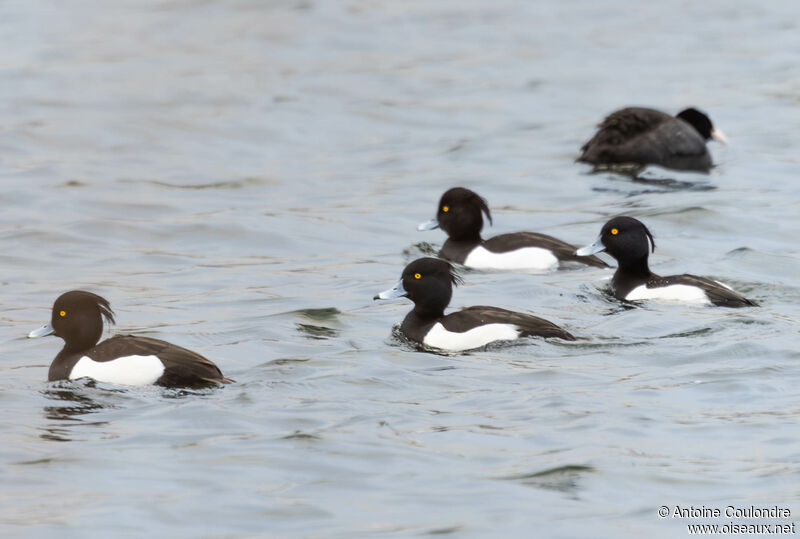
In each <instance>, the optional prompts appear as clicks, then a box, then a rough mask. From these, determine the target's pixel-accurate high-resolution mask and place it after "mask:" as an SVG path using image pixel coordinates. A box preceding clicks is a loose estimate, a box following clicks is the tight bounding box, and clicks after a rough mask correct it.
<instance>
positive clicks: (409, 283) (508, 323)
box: [373, 258, 575, 352]
mask: <svg viewBox="0 0 800 539" xmlns="http://www.w3.org/2000/svg"><path fill="white" fill-rule="evenodd" d="M458 282H459V280H458V278H457V277H456V276H455V274H454V273H453V268H452V266H451V265H450V264H449V263H448V262H446V261H444V260H441V259H437V258H419V259H417V260H415V261H413V262H411V263H410V264H409V265H408V266H406V267H405V269H404V270H403V274H402V276H401V277H400V281H399V282H398V283H397V284H396V285H395V286H394V288H391V289H389V290H386V291H384V292H381V293H380V294H377V295H376V296H375V297H374V298H373V299H376V300H378V299H394V298H400V297H407V298H408V299H410V300H411V301H413V302H414V308H413V309H412V310H411V312H409V313H408V314H407V315H406V317H405V319H403V323H402V324H401V325H400V331H401V332H402V333H403V334H404V335H405V336H406V337H408V338H409V339H411V340H413V341H416V342H418V343H421V344H424V345H426V346H430V347H433V348H439V349H441V350H447V351H452V352H460V351H463V350H470V349H474V348H480V347H481V346H484V345H486V344H489V343H491V342H495V341H507V340H508V341H510V340H516V339H519V338H522V337H529V336H538V337H558V338H560V339H564V340H567V341H574V340H575V337H573V336H572V335H571V334H570V333H569V332H567V331H565V330H563V329H561V328H560V327H558V326H557V325H555V324H553V323H552V322H548V321H547V320H544V319H542V318H538V317H536V316H531V315H529V314H523V313H517V312H513V311H507V310H505V309H500V308H498V307H486V306H476V307H468V308H466V309H463V310H461V311H457V312H454V313H450V314H448V315H445V314H444V310H445V308H446V307H447V306H448V305H449V303H450V298H451V297H452V295H453V285H456V284H458Z"/></svg>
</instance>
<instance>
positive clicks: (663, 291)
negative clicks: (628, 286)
mask: <svg viewBox="0 0 800 539" xmlns="http://www.w3.org/2000/svg"><path fill="white" fill-rule="evenodd" d="M625 299H627V300H629V301H636V300H640V299H654V300H660V301H680V302H685V303H699V304H703V305H711V301H710V300H709V299H708V296H707V295H706V293H705V292H704V291H703V290H702V289H701V288H698V287H696V286H690V285H687V284H673V285H669V286H664V287H660V288H647V287H646V286H645V285H641V286H637V287H636V288H634V289H633V290H631V291H630V292H629V293H628V295H627V296H626V297H625Z"/></svg>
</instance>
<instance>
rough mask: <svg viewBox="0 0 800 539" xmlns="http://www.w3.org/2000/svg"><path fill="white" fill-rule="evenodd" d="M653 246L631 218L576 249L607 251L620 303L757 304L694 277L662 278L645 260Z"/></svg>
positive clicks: (609, 226)
mask: <svg viewBox="0 0 800 539" xmlns="http://www.w3.org/2000/svg"><path fill="white" fill-rule="evenodd" d="M655 248H656V245H655V241H654V240H653V235H652V234H651V233H650V231H649V230H648V229H647V227H646V226H644V224H642V222H641V221H639V220H637V219H634V218H633V217H626V216H621V217H614V218H613V219H611V220H610V221H608V222H607V223H606V224H605V225H604V226H603V229H602V230H601V231H600V236H599V237H598V238H597V240H596V241H595V242H594V243H592V244H591V245H587V246H586V247H582V248H581V249H578V251H577V253H578V254H582V255H588V254H594V253H599V252H601V251H606V252H607V253H608V254H610V255H611V256H613V257H614V258H615V259H616V260H617V262H618V267H617V271H616V272H615V273H614V277H613V278H612V279H611V290H612V292H613V293H614V297H616V298H617V299H620V300H627V301H635V300H645V299H652V300H661V301H679V302H687V303H701V304H706V305H718V306H721V307H747V306H754V305H757V304H756V302H754V301H752V300H749V299H747V298H745V297H743V296H741V295H740V294H738V293H736V292H735V291H734V290H733V289H731V288H730V287H729V286H727V285H725V284H722V283H720V282H718V281H714V280H711V279H707V278H706V277H698V276H697V275H690V274H687V273H685V274H683V275H669V276H667V277H661V276H659V275H656V274H655V273H653V272H651V271H650V268H649V267H648V264H647V259H648V257H649V256H650V252H651V251H655Z"/></svg>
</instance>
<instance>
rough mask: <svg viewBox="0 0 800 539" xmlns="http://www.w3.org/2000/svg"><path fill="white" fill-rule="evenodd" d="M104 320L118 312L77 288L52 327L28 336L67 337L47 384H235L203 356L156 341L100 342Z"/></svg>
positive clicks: (120, 338)
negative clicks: (85, 380)
mask: <svg viewBox="0 0 800 539" xmlns="http://www.w3.org/2000/svg"><path fill="white" fill-rule="evenodd" d="M103 318H105V320H106V322H108V323H109V324H113V323H114V312H113V311H112V310H111V306H110V304H109V302H108V300H106V299H105V298H102V297H100V296H98V295H97V294H93V293H91V292H86V291H83V290H73V291H71V292H66V293H64V294H62V295H61V296H59V297H58V299H56V301H55V303H54V304H53V311H52V314H51V317H50V323H49V324H45V325H44V326H42V327H41V328H39V329H36V330H34V331H31V332H30V334H28V337H29V338H35V337H44V336H46V335H55V336H56V337H61V338H62V339H64V348H63V349H62V350H61V351H60V352H59V353H58V355H57V356H56V357H55V359H54V360H53V362H52V363H51V365H50V371H49V373H48V380H50V381H53V380H77V379H78V378H84V377H88V378H92V379H94V380H97V381H98V382H108V383H112V384H123V385H150V384H155V385H159V386H168V387H175V386H177V387H187V386H198V385H208V384H214V383H223V384H225V383H230V382H233V380H231V379H229V378H226V377H225V376H223V375H222V372H220V370H219V368H218V367H217V366H216V365H215V364H214V363H212V362H211V361H209V360H208V359H206V358H204V357H203V356H201V355H199V354H197V353H195V352H192V351H190V350H187V349H185V348H181V347H180V346H175V345H174V344H170V343H168V342H165V341H161V340H158V339H151V338H149V337H134V336H132V335H116V336H114V337H111V338H109V339H106V340H105V341H103V342H101V343H100V344H97V343H98V341H99V340H100V337H101V336H102V334H103Z"/></svg>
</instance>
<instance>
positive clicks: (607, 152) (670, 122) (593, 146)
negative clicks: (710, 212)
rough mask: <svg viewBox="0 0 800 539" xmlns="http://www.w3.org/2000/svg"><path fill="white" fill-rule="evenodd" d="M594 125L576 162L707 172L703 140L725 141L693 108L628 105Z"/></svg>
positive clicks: (709, 122) (707, 165)
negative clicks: (673, 110) (672, 111)
mask: <svg viewBox="0 0 800 539" xmlns="http://www.w3.org/2000/svg"><path fill="white" fill-rule="evenodd" d="M598 127H599V130H598V131H597V133H595V135H594V136H593V137H592V138H591V139H590V140H589V141H588V142H587V143H586V144H584V145H583V147H582V148H581V155H580V157H578V161H582V162H585V163H591V164H593V165H612V166H613V165H638V166H645V165H659V166H662V167H665V168H671V169H676V170H695V171H701V172H708V170H709V169H710V168H711V155H710V154H709V153H708V148H706V141H708V140H710V139H714V140H717V141H719V142H721V143H722V144H727V143H728V140H727V139H726V138H725V135H724V134H723V133H722V131H720V130H719V129H716V128H715V127H714V125H713V124H712V123H711V120H710V119H709V117H708V116H707V115H706V114H705V113H703V112H700V111H699V110H697V109H695V108H688V109H685V110H683V111H681V112H679V113H678V115H677V116H670V115H669V114H667V113H665V112H661V111H658V110H655V109H649V108H643V107H628V108H624V109H620V110H618V111H615V112H612V113H611V114H609V115H608V116H607V117H606V118H605V119H604V120H603V121H602V122H601V123H600V124H599V125H598Z"/></svg>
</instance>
